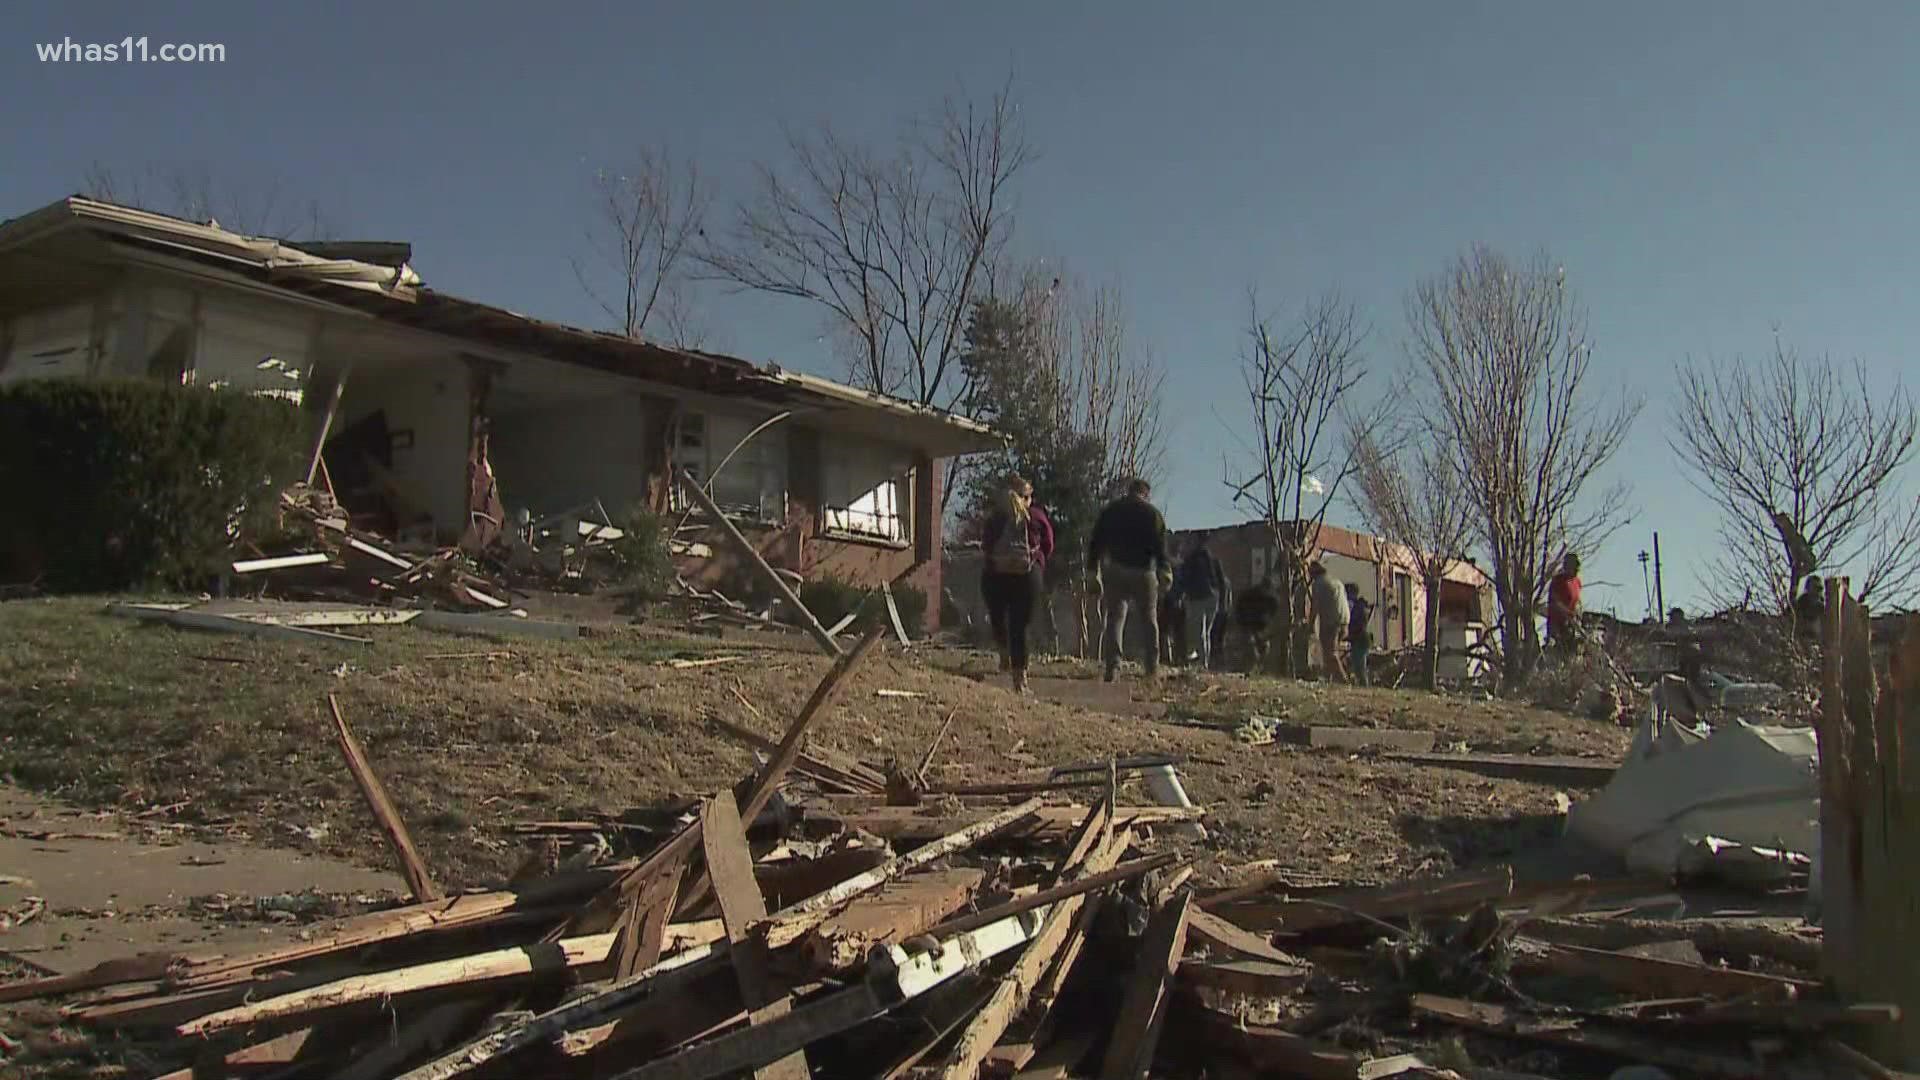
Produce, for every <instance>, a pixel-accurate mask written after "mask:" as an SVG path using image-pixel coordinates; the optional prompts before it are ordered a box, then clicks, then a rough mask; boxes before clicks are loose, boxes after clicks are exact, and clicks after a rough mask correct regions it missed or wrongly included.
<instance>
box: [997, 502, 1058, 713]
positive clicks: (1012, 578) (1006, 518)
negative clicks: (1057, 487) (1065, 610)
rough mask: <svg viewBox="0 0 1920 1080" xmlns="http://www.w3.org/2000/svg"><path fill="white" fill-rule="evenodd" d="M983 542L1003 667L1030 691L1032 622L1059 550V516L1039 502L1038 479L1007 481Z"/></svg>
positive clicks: (1021, 690)
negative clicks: (1056, 536)
mask: <svg viewBox="0 0 1920 1080" xmlns="http://www.w3.org/2000/svg"><path fill="white" fill-rule="evenodd" d="M980 548H981V550H982V551H983V552H985V553H986V568H985V569H984V570H983V571H982V573H981V575H980V593H981V595H982V596H983V597H984V598H985V599H986V601H987V621H988V622H989V623H990V624H992V626H993V643H994V646H995V647H996V648H998V649H999V652H1000V670H1002V671H1011V672H1012V673H1013V689H1014V692H1015V693H1018V694H1024V693H1026V692H1027V628H1028V626H1030V625H1031V624H1032V622H1033V609H1034V607H1035V606H1036V605H1037V604H1038V603H1039V600H1040V592H1041V589H1042V588H1043V587H1044V586H1043V578H1044V575H1045V573H1046V569H1047V560H1048V559H1049V558H1051V557H1052V555H1053V522H1051V521H1048V520H1047V515H1046V512H1045V511H1043V510H1041V509H1040V508H1039V507H1038V506H1035V505H1033V485H1032V484H1030V483H1028V482H1027V481H1026V480H1025V479H1024V478H1022V477H1018V476H1015V477H1012V478H1011V479H1009V480H1008V481H1007V490H1006V492H1005V494H1004V495H1003V496H1002V498H1001V500H1000V506H999V507H998V508H996V509H995V510H994V512H993V516H991V517H989V518H988V519H987V525H986V528H985V530H984V531H983V532H982V533H981V537H980Z"/></svg>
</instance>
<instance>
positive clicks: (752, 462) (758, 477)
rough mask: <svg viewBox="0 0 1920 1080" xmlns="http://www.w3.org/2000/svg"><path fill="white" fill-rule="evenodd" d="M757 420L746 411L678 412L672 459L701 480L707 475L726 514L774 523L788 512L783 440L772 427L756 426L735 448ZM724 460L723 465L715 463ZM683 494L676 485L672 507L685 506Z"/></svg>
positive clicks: (784, 518) (715, 497)
mask: <svg viewBox="0 0 1920 1080" xmlns="http://www.w3.org/2000/svg"><path fill="white" fill-rule="evenodd" d="M758 423H759V422H758V421H757V420H754V419H751V418H746V417H737V416H726V415H721V414H718V413H697V412H683V413H681V414H680V421H679V436H678V445H677V446H676V447H675V449H674V465H675V467H676V468H681V469H685V470H687V471H688V472H691V473H692V474H693V476H694V479H696V480H699V481H701V482H703V483H704V482H707V481H709V480H711V482H712V487H711V488H710V489H709V490H710V491H711V492H712V494H713V501H714V502H716V503H719V504H720V510H721V512H722V513H724V514H726V515H727V516H728V517H731V518H744V519H746V520H749V521H761V522H770V523H778V522H782V521H785V520H786V517H787V455H786V440H784V439H782V438H780V437H779V435H780V433H779V432H777V431H770V432H761V433H760V434H759V435H756V436H754V437H753V439H752V440H750V441H749V442H747V444H746V445H744V446H740V447H739V449H738V450H735V449H734V448H735V446H736V445H738V444H739V442H740V440H741V439H743V438H745V437H746V435H747V433H748V432H750V431H752V430H753V429H754V428H755V427H757V426H758ZM729 452H731V453H732V454H733V457H732V458H731V459H729V458H728V457H727V455H728V453H729ZM723 461H724V462H726V467H725V468H721V467H720V465H721V462H723ZM685 500H686V495H685V493H684V492H682V491H681V490H680V488H679V487H678V486H675V488H674V504H675V507H676V508H677V509H685V507H686V502H685Z"/></svg>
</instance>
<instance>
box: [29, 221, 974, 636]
mask: <svg viewBox="0 0 1920 1080" xmlns="http://www.w3.org/2000/svg"><path fill="white" fill-rule="evenodd" d="M411 256H412V251H411V248H410V246H409V245H406V244H399V243H366V242H328V243H303V244H300V245H298V246H292V245H289V244H286V243H281V242H278V241H274V240H271V239H264V238H257V237H249V236H244V235H241V234H238V233H235V232H231V231H228V230H226V229H222V228H219V227H218V226H217V225H212V224H205V225H203V224H197V223H194V222H190V221H185V220H181V219H178V218H173V217H168V216H165V215H160V214H154V213H149V212H146V211H141V210H135V209H131V208H128V207H123V206H118V205H114V204H110V203H105V202H99V201H95V200H90V199H83V198H77V197H76V198H69V199H63V200H61V201H59V202H56V203H53V204H51V205H49V206H47V207H44V208H42V209H40V210H37V211H34V212H33V213H30V214H26V215H24V216H22V217H18V218H14V219H12V220H9V221H7V222H5V223H4V224H3V225H0V382H7V381H12V380H17V379H29V378H40V377H49V376H89V375H91V376H148V377H153V378H158V379H166V380H170V381H172V380H177V381H180V382H183V383H186V384H189V385H205V386H228V387H233V388H236V389H244V390H250V391H255V392H272V393H276V394H280V395H284V396H287V397H289V398H292V399H294V400H296V401H299V402H300V403H301V409H302V411H303V413H304V415H305V416H306V418H307V422H308V425H309V432H310V438H311V440H312V445H313V446H314V447H316V448H318V447H324V453H323V454H317V455H315V454H311V453H310V457H312V458H313V459H314V468H315V471H316V472H324V474H325V479H326V480H327V481H330V485H331V488H332V490H333V492H334V494H335V496H336V497H337V498H338V500H339V502H340V503H341V505H342V506H343V507H344V508H345V509H346V510H347V511H348V512H349V513H350V515H351V518H352V524H353V525H354V526H356V527H359V528H364V529H367V530H369V531H371V532H378V533H380V534H383V535H386V536H391V537H394V538H396V539H398V540H400V541H402V542H408V541H412V542H421V543H440V544H452V543H460V544H461V545H462V546H463V547H467V548H470V549H474V550H477V549H478V548H479V547H483V546H485V545H486V544H487V543H488V542H490V541H491V540H492V539H493V537H494V536H495V535H497V533H498V532H499V531H500V530H501V529H502V528H504V527H511V525H512V523H513V522H515V521H519V520H527V519H532V520H538V519H541V518H543V517H547V516H549V515H552V514H556V513H561V512H565V511H567V510H569V509H570V508H574V507H578V506H580V505H582V504H597V505H599V506H600V507H604V508H605V509H606V510H607V511H609V512H611V513H612V514H614V515H616V516H617V515H619V514H620V513H621V512H622V511H623V510H625V509H626V508H629V507H631V506H634V505H636V504H643V505H646V506H648V507H650V508H652V509H655V510H660V511H675V512H678V511H681V510H683V509H685V504H684V502H683V500H684V493H683V492H682V490H681V489H680V487H679V485H676V484H675V483H673V480H672V478H673V476H674V474H675V472H676V471H679V470H686V471H689V472H691V473H692V474H693V475H694V476H695V477H697V478H699V479H702V480H707V479H711V481H712V494H713V497H714V499H715V501H716V502H717V503H718V504H719V505H720V506H721V507H722V509H723V510H724V512H725V514H726V515H727V517H728V518H729V519H730V520H731V521H733V523H734V524H735V525H736V526H738V527H739V529H740V530H741V532H742V533H744V534H745V535H746V536H747V537H748V539H749V540H750V541H751V542H752V544H753V545H754V546H755V547H756V548H757V549H758V550H759V551H760V553H761V555H762V556H763V557H764V558H765V559H766V560H767V562H768V563H770V564H771V565H772V566H774V567H776V568H779V569H782V570H786V571H790V572H791V573H793V574H796V575H798V576H801V577H803V578H809V579H813V578H822V577H830V578H836V579H839V580H843V581H846V582H849V583H851V584H855V585H861V586H875V585H879V584H881V583H883V582H890V581H902V580H904V581H905V582H906V583H908V584H911V585H913V586H916V587H918V588H921V589H923V590H925V591H926V593H927V594H928V595H929V596H938V595H939V594H940V573H941V560H940V559H939V558H938V557H937V556H938V553H939V552H940V551H941V546H942V545H941V536H940V531H941V514H940V505H941V501H942V493H941V483H942V478H943V473H944V467H943V466H944V461H945V459H947V458H950V457H953V456H956V455H963V454H968V453H974V452H978V451H983V450H989V449H993V448H995V447H997V446H998V445H999V440H998V439H997V438H996V437H995V436H994V435H993V434H992V433H991V432H990V431H989V430H988V429H987V428H985V427H983V426H982V425H979V424H977V423H974V422H972V421H969V420H967V419H964V418H961V417H958V416H954V415H951V414H948V413H944V412H940V411H938V410H934V409H929V408H926V407H922V406H917V405H912V404H909V403H906V402H902V401H899V400H896V399H892V398H888V397H884V396H881V395H877V394H872V393H868V392H865V391H861V390H857V389H854V388H852V387H848V386H843V385H840V384H837V383H834V382H831V381H828V380H825V379H820V378H816V377H813V376H808V375H803V374H799V373H796V372H790V371H783V370H780V369H779V368H777V367H766V368H762V367H759V366H756V365H754V364H752V363H750V362H748V361H745V360H741V359H738V358H735V357H730V356H722V355H717V354H713V353H706V352H697V351H691V350H682V349H673V348H667V347H664V346H661V345H657V344H653V343H650V342H646V341H642V340H636V339H632V338H626V337H622V336H619V335H615V334H607V333H599V332H594V331H588V330H582V329H578V328H575V327H570V326H563V325H559V324H556V323H551V322H544V321H541V320H538V319H532V318H528V317H526V316H524V315H519V314H515V313H514V312H511V311H508V310H505V309H503V308H499V307H494V306H491V305H487V304H482V303H477V302H475V301H471V300H464V299H461V298H458V297H454V296H449V295H447V294H445V293H440V292H436V291H435V290H433V289H430V288H427V287H426V286H425V285H424V284H423V283H422V282H421V279H420V277H419V276H418V275H417V274H416V273H415V272H414V271H413V270H412V269H411V267H410V265H409V262H410V259H411ZM782 414H785V416H784V419H783V420H782V421H781V422H779V423H777V424H775V425H773V426H770V427H768V428H767V429H766V430H764V431H762V432H761V433H760V434H758V435H757V436H756V437H755V438H753V439H752V440H750V441H749V442H748V443H747V444H746V445H745V446H744V447H742V448H740V450H739V451H738V453H736V454H735V455H734V457H733V458H732V460H731V461H729V462H728V464H727V466H726V468H725V470H724V471H718V467H719V465H720V463H721V461H722V459H723V458H725V457H726V455H727V454H728V453H729V451H732V450H733V449H734V447H735V445H736V443H738V442H739V440H740V439H741V438H742V437H744V436H745V435H747V433H749V432H750V431H753V430H754V429H756V428H758V427H760V426H761V425H762V424H764V423H765V422H767V421H769V420H770V419H773V418H775V417H777V416H781V415H782ZM695 521H696V522H697V521H699V517H698V516H697V515H696V517H695ZM682 539H683V540H686V541H687V542H685V543H682V544H680V545H678V547H677V550H679V551H680V552H682V558H681V560H680V561H681V571H682V574H683V576H684V577H685V578H686V579H687V580H688V581H689V582H694V583H700V584H708V585H712V584H719V583H722V582H726V581H729V580H733V579H735V576H736V575H737V574H738V573H739V572H740V570H741V568H740V567H739V565H738V563H737V560H736V557H735V556H734V553H733V552H732V549H730V548H729V547H727V546H726V545H725V544H723V543H721V542H720V541H719V540H718V538H717V537H715V538H714V539H712V540H711V541H709V542H702V541H703V540H704V539H705V538H704V537H701V536H698V535H695V536H692V537H688V536H684V535H683V537H682ZM929 609H930V610H929V621H932V620H935V619H937V618H938V605H937V604H935V605H929Z"/></svg>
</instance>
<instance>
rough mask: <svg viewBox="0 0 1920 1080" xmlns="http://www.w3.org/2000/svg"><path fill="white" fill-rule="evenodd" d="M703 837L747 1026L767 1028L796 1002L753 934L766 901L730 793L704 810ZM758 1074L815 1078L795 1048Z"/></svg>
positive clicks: (760, 1078) (784, 1079)
mask: <svg viewBox="0 0 1920 1080" xmlns="http://www.w3.org/2000/svg"><path fill="white" fill-rule="evenodd" d="M700 835H701V846H702V849H703V851H704V853H705V855H706V860H707V874H708V876H709V879H710V880H711V881H712V883H713V896H714V900H715V901H716V902H717V903H718V904H719V905H720V921H721V923H722V924H724V925H725V926H726V928H727V945H728V947H729V951H730V953H731V955H732V958H733V973H734V977H735V978H736V979H737V980H738V981H739V984H740V1000H741V1003H742V1004H744V1005H745V1006H746V1009H747V1024H748V1026H750V1027H764V1026H765V1025H767V1024H771V1023H775V1022H777V1021H779V1020H781V1019H782V1018H784V1017H786V1016H787V1014H788V1013H790V1012H791V1011H792V1010H793V1003H792V1002H791V1001H790V1000H789V999H788V997H787V992H786V989H785V988H784V987H782V986H780V985H779V984H778V983H777V982H776V981H775V980H774V978H773V976H772V974H771V973H770V972H769V970H768V969H769V967H770V965H769V961H768V956H767V948H766V945H765V943H764V942H763V941H762V940H761V939H760V938H759V937H758V936H756V935H755V934H754V933H753V930H754V927H755V926H756V925H757V924H758V923H759V922H760V921H761V920H762V919H765V918H766V917H767V902H766V898H765V897H763V896H761V895H760V885H759V883H757V882H756V881H754V879H753V855H752V853H751V852H749V851H748V849H747V834H746V830H745V829H743V828H742V827H741V825H740V808H739V806H738V805H737V804H736V803H735V802H734V800H733V795H732V793H731V792H721V793H720V794H719V795H716V796H714V797H713V798H711V799H709V800H707V802H706V805H705V806H703V807H702V808H701V810H700ZM753 1075H754V1077H755V1078H756V1080H807V1078H808V1077H809V1076H810V1075H811V1074H810V1072H809V1070H808V1068H807V1058H806V1053H805V1051H804V1050H800V1049H795V1050H794V1051H793V1052H792V1053H790V1054H787V1055H785V1056H783V1057H779V1058H776V1059H773V1060H771V1061H769V1062H767V1063H765V1064H759V1065H756V1066H755V1068H754V1071H753Z"/></svg>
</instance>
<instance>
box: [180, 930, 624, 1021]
mask: <svg viewBox="0 0 1920 1080" xmlns="http://www.w3.org/2000/svg"><path fill="white" fill-rule="evenodd" d="M613 938H614V935H613V934H611V933H607V934H595V935H593V936H591V937H583V938H569V939H568V940H566V941H562V942H559V943H558V944H557V945H519V946H515V947H513V948H510V949H497V950H494V951H492V952H484V953H474V954H472V955H469V956H457V957H454V958H453V959H450V960H435V961H433V962H431V963H426V964H414V965H412V966H410V967H403V968H397V969H395V970H393V971H382V972H376V973H374V974H371V975H354V976H350V977H348V978H344V979H336V980H334V981H333V982H328V983H322V984H321V985H319V986H312V987H308V988H306V989H303V990H295V991H292V992H291V993H285V994H279V995H276V996H274V997H269V998H265V999H263V1000H260V1001H250V1002H247V1003H246V1004H243V1005H237V1006H235V1007H233V1008H229V1009H221V1010H218V1011H216V1012H210V1013H207V1014H206V1015H205V1016H201V1017H198V1018H196V1019H193V1020H189V1021H186V1022H185V1023H182V1024H179V1025H178V1026H176V1027H175V1029H174V1030H175V1032H176V1033H178V1034H179V1035H182V1036H187V1037H193V1036H202V1035H212V1034H215V1033H217V1032H221V1031H228V1030H231V1029H233V1028H239V1027H249V1026H252V1025H255V1024H262V1023H266V1022H269V1021H275V1020H285V1019H288V1018H290V1017H304V1016H309V1015H312V1014H316V1013H321V1012H325V1011H327V1010H330V1009H338V1008H342V1007H345V1006H348V1005H355V1004H359V1003H361V1002H365V1001H379V1000H382V999H385V998H390V997H396V996H399V995H401V994H411V993H418V992H420V991H423V990H439V989H446V988H448V987H458V986H477V985H485V984H490V983H498V982H504V981H507V980H526V979H530V978H535V977H538V976H540V975H543V974H550V973H553V972H559V971H566V970H569V969H574V968H582V967H587V966H589V965H593V964H599V963H603V962H605V961H606V959H607V956H608V953H609V952H610V951H611V950H612V948H613Z"/></svg>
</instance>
